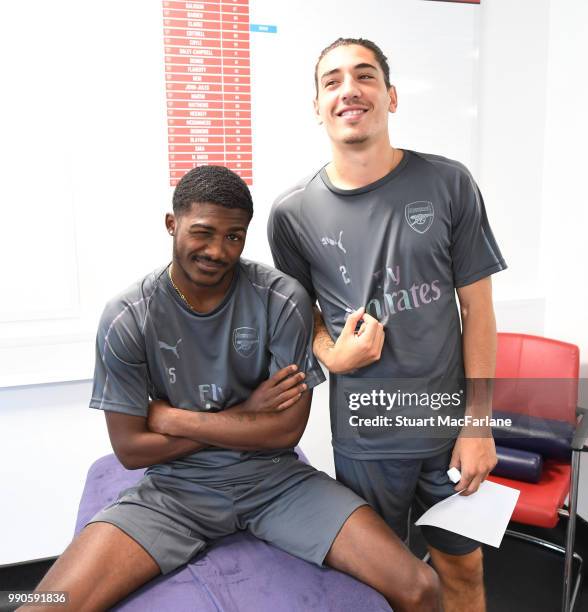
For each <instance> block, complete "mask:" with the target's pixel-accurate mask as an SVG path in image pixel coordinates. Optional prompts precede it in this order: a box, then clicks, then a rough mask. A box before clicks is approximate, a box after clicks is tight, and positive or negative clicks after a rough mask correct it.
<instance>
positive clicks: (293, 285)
mask: <svg viewBox="0 0 588 612" xmlns="http://www.w3.org/2000/svg"><path fill="white" fill-rule="evenodd" d="M173 211H174V212H173V214H168V215H167V216H166V226H167V230H168V232H169V233H170V234H171V235H172V236H173V262H172V264H171V265H166V266H165V267H163V268H162V269H160V270H157V271H156V272H153V273H151V274H149V275H148V276H146V277H145V278H143V279H142V280H140V281H139V282H138V283H136V284H135V285H133V286H131V287H130V288H129V289H127V290H126V291H124V292H123V293H122V294H121V295H119V296H118V297H116V298H115V299H113V300H112V301H110V302H109V304H108V305H107V306H106V309H105V311H104V314H103V316H102V319H101V321H100V326H99V329H98V337H97V346H96V371H95V377H94V390H93V394H92V400H91V403H90V406H91V407H93V408H98V409H101V410H104V411H105V415H106V421H107V425H108V432H109V434H110V439H111V441H112V446H113V448H114V451H115V453H116V455H117V457H118V458H119V460H120V461H121V463H122V464H123V465H124V466H125V467H127V468H129V469H132V468H140V467H148V469H147V471H146V473H145V476H144V477H143V479H142V480H141V481H140V482H139V483H138V484H137V485H136V486H133V487H131V488H129V489H126V490H125V491H122V492H121V493H120V495H119V497H118V499H117V500H116V502H114V503H113V504H111V505H109V506H107V507H106V508H104V509H103V510H102V511H101V512H99V513H98V514H97V515H96V516H94V517H93V518H92V520H91V521H90V523H89V524H88V525H87V526H86V527H85V528H84V530H83V531H82V533H81V534H80V535H79V536H78V537H77V538H76V539H75V540H74V541H73V542H72V543H71V544H70V545H69V547H68V548H67V550H66V551H65V552H64V553H63V555H62V556H61V557H60V558H59V559H58V560H57V561H56V563H55V564H54V565H53V567H52V568H51V570H50V571H49V572H48V573H47V575H46V576H45V578H44V579H43V581H42V582H41V584H40V585H39V586H38V590H58V591H66V592H68V593H69V609H71V610H76V612H80V611H85V610H104V609H106V608H109V607H110V606H112V605H113V604H115V603H116V602H117V601H119V600H120V599H122V598H123V597H125V596H126V595H127V594H129V593H130V592H132V591H133V590H135V589H137V588H138V587H139V586H141V585H142V584H143V583H145V582H147V581H148V580H150V579H151V578H153V577H154V576H156V575H158V574H159V573H160V572H161V573H164V574H166V573H168V572H171V571H173V570H175V569H176V568H178V567H179V566H181V565H182V564H184V563H187V562H188V561H189V560H190V559H191V558H192V557H193V556H194V555H195V554H197V553H199V552H201V551H203V550H204V549H205V548H206V546H207V544H208V543H209V542H211V541H214V540H216V539H217V538H220V537H222V536H226V535H229V534H231V533H234V532H235V531H237V530H240V529H248V530H249V531H250V532H251V533H252V534H253V535H255V536H257V537H259V538H261V539H263V540H265V541H267V542H270V543H271V544H273V545H275V546H277V547H279V548H281V549H283V550H286V551H288V552H290V553H291V554H293V555H296V556H298V557H300V558H302V559H306V560H307V561H311V562H313V563H315V564H317V565H318V566H322V565H323V563H324V564H326V565H329V566H331V567H334V568H337V569H339V570H341V571H343V572H347V573H348V574H351V575H353V576H355V577H357V578H358V579H360V580H362V581H364V582H366V583H368V584H369V585H371V586H373V587H374V588H375V589H377V590H378V591H380V592H381V593H382V594H383V595H384V596H385V597H386V598H387V600H388V601H389V602H390V603H391V604H392V605H393V606H394V608H395V609H396V610H411V611H415V610H427V611H430V610H438V609H439V586H438V580H437V577H436V575H435V573H434V571H433V570H432V569H431V568H430V567H428V566H427V565H426V564H424V563H422V562H421V561H419V560H418V559H416V558H415V557H414V556H413V555H412V554H411V553H410V551H409V550H408V549H407V548H406V547H405V546H404V545H403V543H402V542H401V541H400V540H399V539H398V538H397V537H396V536H395V535H394V534H393V532H392V531H391V530H390V529H389V528H388V527H387V526H386V524H385V523H384V521H383V520H382V519H381V518H379V517H378V516H377V515H376V513H375V512H374V511H373V510H371V508H370V507H369V506H367V505H366V502H365V501H364V500H363V499H361V498H360V497H358V496H357V495H356V494H355V493H353V492H352V491H350V490H349V489H347V488H345V487H344V486H343V485H341V484H339V483H338V482H337V481H335V480H334V479H332V478H330V477H328V476H327V475H326V474H324V473H323V472H319V471H317V470H315V469H314V468H312V467H310V466H308V465H306V464H305V463H302V462H301V461H298V458H297V456H296V454H295V453H294V451H293V447H294V446H295V445H296V443H297V442H298V440H299V439H300V436H301V435H302V432H303V430H304V428H305V425H306V422H307V419H308V415H309V409H310V403H311V389H312V388H313V387H314V386H315V385H317V384H319V383H321V382H322V381H323V380H324V376H323V374H322V371H321V369H320V367H319V365H318V363H317V362H316V361H315V359H314V357H313V354H312V337H313V333H312V332H313V330H312V308H311V304H310V301H309V298H308V297H307V294H306V292H305V291H304V289H303V288H302V286H301V285H299V284H298V282H297V281H295V280H293V279H291V278H290V277H288V276H286V275H284V274H283V273H281V272H278V271H277V270H274V269H273V268H270V267H268V266H264V265H261V264H257V263H253V262H250V261H246V260H242V259H240V256H241V253H242V251H243V246H244V243H245V236H246V233H247V227H248V225H249V222H250V220H251V216H252V214H253V205H252V201H251V194H250V193H249V189H248V188H247V185H246V184H245V183H244V182H243V181H242V180H241V179H240V178H239V177H238V176H237V175H236V174H234V173H233V172H231V171H230V170H228V169H226V168H223V167H219V166H204V167H200V168H196V169H193V170H191V171H190V172H188V173H187V174H186V175H185V176H184V177H183V178H182V180H181V181H180V182H179V183H178V185H177V187H176V190H175V192H174V196H173ZM150 400H151V405H150ZM37 609H38V608H35V610H37Z"/></svg>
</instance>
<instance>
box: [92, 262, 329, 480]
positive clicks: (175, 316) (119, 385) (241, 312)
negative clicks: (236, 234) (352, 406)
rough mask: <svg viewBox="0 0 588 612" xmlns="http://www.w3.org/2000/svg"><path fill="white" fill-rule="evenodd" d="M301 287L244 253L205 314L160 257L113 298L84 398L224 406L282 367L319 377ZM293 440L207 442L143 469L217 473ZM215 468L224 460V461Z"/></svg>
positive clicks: (137, 408) (141, 412)
mask: <svg viewBox="0 0 588 612" xmlns="http://www.w3.org/2000/svg"><path fill="white" fill-rule="evenodd" d="M312 323H313V319H312V308H311V303H310V300H309V298H308V295H307V293H306V291H305V290H304V289H303V288H302V287H301V286H300V284H299V283H298V282H297V281H295V280H294V279H292V278H289V277H287V276H286V275H285V274H283V273H282V272H279V271H277V270H275V269H273V268H271V267H269V266H264V265H262V264H258V263H254V262H250V261H246V260H244V259H242V260H241V261H240V263H239V264H238V265H237V266H236V268H235V275H234V278H233V281H232V284H231V287H230V289H229V291H228V292H227V295H226V296H225V298H224V299H223V301H222V302H221V304H219V306H218V307H217V308H216V309H215V310H213V311H212V312H209V313H207V314H203V315H199V314H196V313H194V312H193V311H191V310H190V309H189V308H188V307H187V306H186V304H185V303H184V302H183V301H182V299H181V298H180V297H179V295H178V294H177V292H176V291H175V289H174V288H173V286H172V284H171V282H170V279H169V275H168V273H167V266H166V267H165V268H163V269H160V270H158V271H156V272H153V273H151V274H149V275H148V276H146V277H145V278H143V279H142V280H140V281H139V282H137V283H136V284H134V285H132V286H131V287H129V288H128V289H127V290H126V291H124V292H123V293H122V294H121V295H120V296H118V297H116V298H114V299H113V300H111V301H110V302H109V303H108V304H107V306H106V308H105V310H104V313H103V315H102V319H101V321H100V325H99V328H98V334H97V339H96V367H95V373H94V388H93V392H92V399H91V402H90V406H91V407H92V408H99V409H102V410H111V411H114V412H122V413H125V414H130V415H138V416H142V417H146V416H147V414H148V404H149V401H150V398H158V399H166V400H168V401H169V402H170V403H171V405H172V406H174V407H176V408H183V409H185V410H195V411H211V412H216V411H219V410H224V409H226V408H229V407H230V406H233V405H235V404H238V403H240V402H243V401H244V400H246V399H247V398H248V397H249V395H250V394H251V393H252V391H254V390H255V389H256V387H258V386H259V384H260V383H262V382H263V381H264V380H266V379H267V378H269V377H270V376H271V375H272V374H275V373H276V372H277V371H278V370H280V369H281V368H284V367H286V366H287V365H290V364H293V363H294V364H297V365H298V367H299V369H300V370H301V371H304V372H305V373H306V380H305V382H306V383H307V384H308V388H309V389H312V388H313V387H314V386H316V385H317V384H319V383H321V382H323V381H324V380H325V378H324V375H323V373H322V370H321V368H320V365H319V364H318V362H317V361H316V360H315V358H314V356H313V354H312ZM284 452H291V449H282V450H276V451H265V452H262V451H260V452H255V453H253V452H241V451H233V450H228V449H222V448H206V449H204V450H202V451H200V452H197V453H194V454H193V455H190V456H188V457H184V458H181V459H177V460H174V461H171V462H169V463H166V464H161V465H155V466H153V467H151V468H150V469H149V472H154V473H159V474H166V475H181V476H185V477H186V478H191V477H196V478H201V479H203V478H209V479H211V480H217V481H221V482H222V481H223V479H227V478H229V473H230V475H231V477H235V478H237V479H238V478H241V477H243V476H246V475H247V472H248V470H250V469H253V468H250V467H249V463H248V462H247V459H249V458H251V457H253V456H255V457H258V458H264V457H265V458H268V459H271V458H274V457H277V456H279V455H280V454H282V453H284ZM218 468H229V471H227V470H226V469H220V470H219V469H218Z"/></svg>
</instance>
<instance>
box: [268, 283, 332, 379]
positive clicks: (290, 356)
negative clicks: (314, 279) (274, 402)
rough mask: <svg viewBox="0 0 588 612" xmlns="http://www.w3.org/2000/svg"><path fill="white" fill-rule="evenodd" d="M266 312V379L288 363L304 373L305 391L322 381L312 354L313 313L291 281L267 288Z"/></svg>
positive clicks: (319, 370)
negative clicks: (268, 339)
mask: <svg viewBox="0 0 588 612" xmlns="http://www.w3.org/2000/svg"><path fill="white" fill-rule="evenodd" d="M268 306H269V308H268V310H269V313H270V321H271V325H272V329H271V330H270V333H269V338H270V343H269V347H268V348H269V351H270V353H271V362H270V376H272V375H273V374H275V373H276V372H277V371H279V370H281V369H282V368H285V367H286V366H288V365H290V364H293V363H294V364H296V365H297V366H298V369H299V370H300V371H301V372H305V373H306V380H305V382H306V384H307V385H308V388H309V389H312V388H313V387H315V386H316V385H318V384H320V383H321V382H323V381H324V380H325V376H324V374H323V372H322V369H321V367H320V365H319V364H318V362H317V360H316V358H315V357H314V355H313V352H312V340H313V314H312V306H311V303H310V298H309V297H308V294H307V293H306V291H305V290H304V288H303V287H302V285H300V283H298V282H296V281H295V280H294V279H288V280H283V281H281V282H279V283H277V284H276V285H274V286H273V287H271V288H270V289H269V295H268Z"/></svg>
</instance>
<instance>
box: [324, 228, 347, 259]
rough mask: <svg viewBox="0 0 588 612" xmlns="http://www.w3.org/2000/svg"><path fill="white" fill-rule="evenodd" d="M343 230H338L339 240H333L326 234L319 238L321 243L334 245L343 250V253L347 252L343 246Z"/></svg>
mask: <svg viewBox="0 0 588 612" xmlns="http://www.w3.org/2000/svg"><path fill="white" fill-rule="evenodd" d="M342 239H343V230H341V231H340V232H339V240H335V239H334V238H329V237H328V236H323V237H322V238H321V243H322V245H323V246H336V247H338V248H339V249H341V250H342V251H343V253H345V254H347V250H346V249H345V247H344V246H343V242H342Z"/></svg>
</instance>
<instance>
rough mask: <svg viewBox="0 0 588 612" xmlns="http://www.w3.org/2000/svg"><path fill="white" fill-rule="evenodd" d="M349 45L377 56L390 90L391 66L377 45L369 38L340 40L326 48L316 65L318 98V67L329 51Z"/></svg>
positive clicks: (315, 86)
mask: <svg viewBox="0 0 588 612" xmlns="http://www.w3.org/2000/svg"><path fill="white" fill-rule="evenodd" d="M348 45H359V46H361V47H365V48H366V49H369V50H370V51H371V52H372V53H373V54H374V56H375V58H376V61H377V62H378V64H379V65H380V68H381V69H382V72H383V73H384V83H385V84H386V89H390V87H391V84H390V66H388V58H387V57H386V56H385V55H384V53H383V52H382V49H380V47H378V45H376V43H375V42H372V41H371V40H368V39H367V38H338V39H337V40H335V41H334V42H332V43H331V44H330V45H329V46H328V47H325V48H324V49H323V50H322V51H321V53H320V55H319V58H318V60H317V61H316V65H315V67H314V88H315V92H316V97H318V66H319V64H320V63H321V60H322V59H323V57H325V55H326V54H327V53H329V51H332V50H333V49H336V48H337V47H345V46H348Z"/></svg>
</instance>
